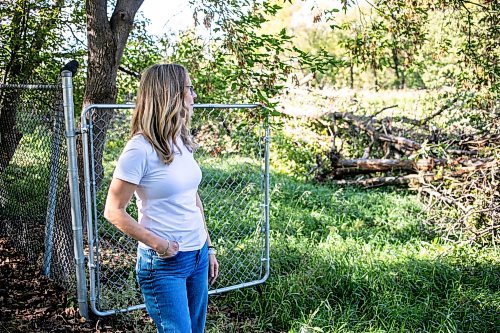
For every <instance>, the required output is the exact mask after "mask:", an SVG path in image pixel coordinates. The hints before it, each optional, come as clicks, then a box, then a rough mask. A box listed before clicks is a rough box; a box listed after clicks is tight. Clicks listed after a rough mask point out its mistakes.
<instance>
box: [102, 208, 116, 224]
mask: <svg viewBox="0 0 500 333" xmlns="http://www.w3.org/2000/svg"><path fill="white" fill-rule="evenodd" d="M103 215H104V218H105V219H106V220H108V221H109V222H110V223H112V224H116V223H115V220H116V219H115V217H116V212H115V210H114V209H112V208H111V207H109V206H108V205H106V206H105V207H104V214H103Z"/></svg>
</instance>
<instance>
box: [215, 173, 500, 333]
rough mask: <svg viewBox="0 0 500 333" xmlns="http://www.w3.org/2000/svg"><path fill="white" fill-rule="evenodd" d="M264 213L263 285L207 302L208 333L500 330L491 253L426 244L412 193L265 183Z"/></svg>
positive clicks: (498, 268)
mask: <svg viewBox="0 0 500 333" xmlns="http://www.w3.org/2000/svg"><path fill="white" fill-rule="evenodd" d="M271 207H272V208H271V228H272V232H271V235H272V236H271V237H272V240H271V260H272V261H271V268H272V271H271V277H270V278H269V280H268V281H267V282H266V283H265V284H264V285H262V286H260V287H258V288H247V289H244V290H241V291H233V292H230V293H228V294H225V295H219V296H214V297H212V298H211V303H212V308H213V309H215V310H216V311H213V312H211V313H210V314H209V317H208V332H231V331H235V332H236V331H248V332H495V331H497V330H498V328H499V327H500V320H499V319H498V313H499V310H500V288H499V287H500V286H499V281H500V262H499V256H498V254H499V253H498V250H496V249H475V248H468V247H458V246H456V245H451V244H444V243H442V242H441V241H440V240H439V239H437V238H436V239H431V238H430V236H429V235H430V233H427V232H426V231H425V230H423V229H422V227H421V226H422V221H423V220H424V219H425V214H424V213H423V210H422V208H421V207H420V204H419V203H418V201H417V200H416V198H415V196H414V195H412V194H410V193H408V192H406V191H400V190H396V189H387V190H370V191H367V190H359V189H352V188H351V189H338V188H334V187H330V186H325V185H318V184H308V183H303V182H299V181H296V180H293V179H292V178H289V177H287V176H285V175H273V191H272V205H271ZM226 269H227V268H226V267H221V272H222V273H221V274H224V271H225V270H226Z"/></svg>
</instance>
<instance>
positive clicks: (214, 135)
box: [81, 104, 269, 316]
mask: <svg viewBox="0 0 500 333" xmlns="http://www.w3.org/2000/svg"><path fill="white" fill-rule="evenodd" d="M133 107H134V106H133V105H129V104H123V105H115V104H113V105H90V106H88V107H87V108H86V109H85V110H84V112H83V114H82V117H81V124H82V125H81V133H82V142H83V155H84V178H85V180H84V186H85V206H86V209H85V211H86V212H87V213H86V221H87V237H88V239H87V241H88V242H87V244H86V246H84V251H85V254H86V256H88V260H89V262H88V266H89V279H90V306H91V309H92V311H93V312H94V313H96V314H97V315H101V316H105V315H110V314H113V313H118V312H127V311H131V310H135V309H140V308H144V304H141V303H142V302H143V300H142V297H141V295H140V292H139V287H138V286H137V284H136V281H135V269H134V266H135V257H136V247H137V245H136V244H137V243H136V241H134V240H133V239H131V238H129V237H127V236H126V235H124V234H123V233H121V232H120V231H119V230H118V229H116V228H115V227H114V226H113V225H111V224H110V223H109V222H107V221H106V220H105V219H104V217H103V208H104V204H105V199H106V194H107V190H108V186H109V183H110V181H111V178H112V174H113V170H114V167H115V163H116V160H117V158H118V156H119V154H120V153H121V151H122V149H123V147H124V145H125V143H126V142H127V140H128V138H129V128H130V119H131V114H132V109H133ZM194 108H195V112H194V116H193V119H192V124H191V130H192V133H193V136H194V139H195V142H196V143H197V144H198V148H197V150H196V152H195V158H196V160H197V161H198V163H199V165H200V167H201V169H202V172H203V180H202V183H201V185H200V189H199V193H200V197H201V198H202V201H203V204H204V208H205V217H206V221H207V225H208V229H209V231H210V236H211V239H212V243H214V245H215V246H216V247H217V251H218V255H217V259H218V261H219V264H220V275H219V278H218V280H217V282H216V283H215V285H213V286H212V287H211V288H210V290H209V294H215V293H221V292H225V291H229V290H233V289H239V288H243V287H247V286H252V285H256V284H260V283H263V282H264V281H265V280H266V279H267V277H268V275H269V122H268V116H267V110H266V109H265V108H264V107H262V106H261V105H258V104H232V105H231V104H228V105H222V104H197V105H195V106H194ZM100 122H101V123H100ZM104 127H107V128H108V129H107V133H106V134H105V133H104V131H102V130H99V129H100V128H104ZM100 152H102V154H101V153H100ZM101 161H102V163H101ZM128 212H129V213H130V214H131V215H132V217H134V218H137V208H136V206H135V201H134V200H133V201H132V202H131V204H130V205H129V207H128Z"/></svg>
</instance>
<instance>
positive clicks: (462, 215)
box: [315, 97, 500, 243]
mask: <svg viewBox="0 0 500 333" xmlns="http://www.w3.org/2000/svg"><path fill="white" fill-rule="evenodd" d="M458 101H459V98H458V97H455V98H451V99H448V100H447V102H445V103H444V104H443V105H442V106H440V107H439V108H437V110H436V111H435V112H433V113H432V114H431V115H429V116H427V117H425V118H423V119H414V118H409V117H406V116H400V117H395V116H386V117H379V115H380V114H381V113H382V112H383V111H385V110H387V109H389V108H394V107H397V106H390V107H386V108H383V109H382V110H380V111H378V112H376V113H375V114H373V115H370V116H367V115H359V114H356V113H355V112H331V113H328V114H326V115H324V116H322V117H321V118H319V119H316V122H317V126H320V127H322V128H326V129H328V131H329V133H330V136H331V137H332V148H331V149H330V151H329V152H328V153H327V154H326V155H325V156H317V159H316V163H317V167H316V168H315V178H316V179H317V180H318V181H328V182H330V183H333V184H337V185H357V186H363V187H366V188H371V187H377V186H383V185H404V186H408V187H410V188H412V189H415V190H418V191H419V194H422V195H424V197H425V198H427V207H428V208H429V213H430V219H429V223H432V224H434V225H435V227H437V229H438V230H440V231H441V233H442V234H444V235H445V236H446V237H447V238H449V239H454V240H462V241H467V242H476V243H485V242H486V243H490V242H495V240H496V239H497V232H498V229H499V228H500V224H499V220H500V219H499V214H500V199H499V198H500V194H499V191H500V190H499V188H500V186H499V184H500V172H499V170H500V115H499V113H498V107H497V108H493V109H488V110H486V109H475V110H472V109H470V108H467V109H466V108H465V107H464V102H463V101H462V102H458ZM457 114H458V115H459V116H458V117H457V116H456V115H457ZM450 115H454V117H451V116H450ZM438 117H447V118H446V119H453V121H449V122H447V123H446V124H447V125H446V126H442V125H441V126H440V127H441V128H439V127H438V126H436V125H435V124H434V120H435V119H436V118H438ZM442 119H443V118H441V120H442ZM346 147H348V148H347V149H346ZM353 147H354V148H353ZM356 154H357V156H356ZM346 155H349V156H346ZM360 155H361V156H360ZM450 208H451V209H450Z"/></svg>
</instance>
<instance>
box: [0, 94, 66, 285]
mask: <svg viewBox="0 0 500 333" xmlns="http://www.w3.org/2000/svg"><path fill="white" fill-rule="evenodd" d="M0 120H1V121H0V235H1V236H2V237H6V238H7V239H8V241H9V243H10V245H12V246H13V247H14V248H15V249H16V250H17V251H19V252H21V253H22V254H23V255H24V256H26V257H27V259H28V260H29V262H31V263H32V264H33V265H35V266H36V267H37V268H39V269H40V270H43V272H44V273H45V275H48V276H50V277H51V278H53V279H55V280H56V281H57V282H59V283H61V284H62V285H64V286H65V287H66V288H68V289H69V290H71V289H72V288H74V286H75V277H74V259H73V239H72V229H71V207H70V202H69V195H68V186H67V181H66V180H67V179H66V175H67V155H66V143H65V139H64V112H63V102H62V89H61V86H60V85H41V84H16V85H6V84H4V85H0Z"/></svg>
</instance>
